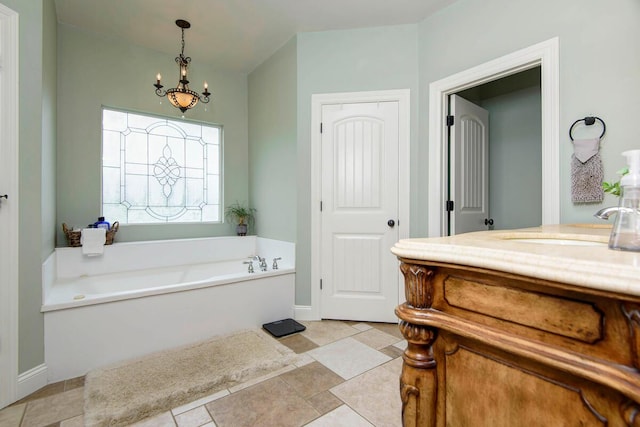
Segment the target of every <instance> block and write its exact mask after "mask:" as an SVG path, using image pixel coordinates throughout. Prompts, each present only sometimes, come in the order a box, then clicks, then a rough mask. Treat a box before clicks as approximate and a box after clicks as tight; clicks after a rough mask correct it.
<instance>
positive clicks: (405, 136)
mask: <svg viewBox="0 0 640 427" xmlns="http://www.w3.org/2000/svg"><path fill="white" fill-rule="evenodd" d="M389 101H398V107H399V126H398V129H399V135H398V136H399V145H398V161H399V163H400V168H399V175H398V189H399V190H401V191H399V193H398V221H399V224H402V226H401V227H399V228H398V230H399V231H398V232H399V238H400V239H406V238H408V237H409V236H410V230H409V224H410V221H409V212H410V190H409V179H410V167H409V166H410V151H409V150H410V139H411V91H410V90H409V89H397V90H379V91H370V92H344V93H328V94H315V95H311V150H310V153H311V312H310V313H306V314H308V315H310V318H302V319H303V320H320V317H321V310H320V300H321V298H320V297H321V295H320V261H321V258H320V257H321V253H320V252H321V249H320V247H321V245H320V242H321V238H320V233H321V231H322V230H321V227H320V224H321V220H320V209H319V206H320V200H321V195H322V189H321V166H322V165H321V164H320V162H321V159H322V150H321V146H320V141H321V134H320V123H321V121H322V107H323V105H331V104H347V103H360V102H389ZM398 274H399V276H400V273H398ZM400 288H401V289H404V285H402V286H400ZM398 299H399V301H398V304H400V303H401V302H402V301H404V292H399V293H398ZM400 299H402V301H400Z"/></svg>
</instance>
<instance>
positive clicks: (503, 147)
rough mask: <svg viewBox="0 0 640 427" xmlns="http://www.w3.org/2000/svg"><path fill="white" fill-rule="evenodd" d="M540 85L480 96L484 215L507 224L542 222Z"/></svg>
mask: <svg viewBox="0 0 640 427" xmlns="http://www.w3.org/2000/svg"><path fill="white" fill-rule="evenodd" d="M540 101H541V97H540V86H539V85H538V86H532V87H529V88H525V89H520V90H516V91H513V92H509V93H507V94H504V95H500V96H495V97H491V98H488V99H484V100H482V101H481V102H480V104H479V105H480V106H482V108H484V109H486V110H487V111H489V188H490V190H489V215H490V217H491V218H493V220H494V221H495V228H496V229H502V230H508V229H514V228H523V227H535V226H538V225H540V224H541V223H542V211H541V209H540V207H541V200H542V188H541V186H540V183H541V182H542V144H541V141H542V131H541V129H542V117H541V115H540V111H541V110H540V109H541V105H540Z"/></svg>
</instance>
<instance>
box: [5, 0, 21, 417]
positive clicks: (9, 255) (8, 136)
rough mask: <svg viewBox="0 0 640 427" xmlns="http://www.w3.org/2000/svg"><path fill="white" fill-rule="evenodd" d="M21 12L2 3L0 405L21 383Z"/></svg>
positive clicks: (11, 399)
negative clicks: (19, 256) (19, 364)
mask: <svg viewBox="0 0 640 427" xmlns="http://www.w3.org/2000/svg"><path fill="white" fill-rule="evenodd" d="M16 99H19V96H18V15H17V13H16V12H14V11H12V10H11V9H9V8H7V7H6V6H4V5H3V4H1V3H0V409H2V408H3V407H5V406H6V405H8V404H10V403H12V402H14V401H15V400H16V399H17V381H18V229H19V224H18V109H17V108H16V105H15V100H16Z"/></svg>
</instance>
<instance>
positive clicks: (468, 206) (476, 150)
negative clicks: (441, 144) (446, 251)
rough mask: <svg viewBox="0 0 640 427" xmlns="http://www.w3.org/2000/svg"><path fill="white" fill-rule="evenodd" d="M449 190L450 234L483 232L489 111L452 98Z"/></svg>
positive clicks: (486, 213)
mask: <svg viewBox="0 0 640 427" xmlns="http://www.w3.org/2000/svg"><path fill="white" fill-rule="evenodd" d="M450 105H451V115H452V116H453V125H452V126H451V134H450V157H449V188H450V192H451V193H450V194H451V200H452V201H453V212H452V215H451V216H450V221H451V223H450V225H449V230H450V232H451V234H460V233H467V232H470V231H480V230H486V229H487V228H488V225H489V221H490V218H489V112H488V111H487V110H485V109H483V108H481V107H479V106H477V105H475V104H473V103H471V102H469V101H467V100H466V99H464V98H461V97H459V96H457V95H451V104H450Z"/></svg>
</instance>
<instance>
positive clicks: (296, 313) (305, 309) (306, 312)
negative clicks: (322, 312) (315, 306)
mask: <svg viewBox="0 0 640 427" xmlns="http://www.w3.org/2000/svg"><path fill="white" fill-rule="evenodd" d="M312 313H313V311H312V309H311V306H310V305H296V306H294V307H293V318H294V319H295V320H318V319H317V318H314V317H313V316H312Z"/></svg>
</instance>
